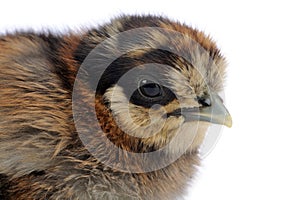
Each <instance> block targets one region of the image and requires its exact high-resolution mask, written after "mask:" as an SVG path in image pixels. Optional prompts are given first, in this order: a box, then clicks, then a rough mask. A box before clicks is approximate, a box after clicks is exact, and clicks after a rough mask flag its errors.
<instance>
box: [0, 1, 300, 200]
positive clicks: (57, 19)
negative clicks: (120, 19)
mask: <svg viewBox="0 0 300 200" xmlns="http://www.w3.org/2000/svg"><path fill="white" fill-rule="evenodd" d="M103 2H104V1H103ZM299 8H300V6H299V5H298V3H297V1H289V0H285V1H281V2H280V1H248V2H242V1H215V0H214V1H211V0H209V1H208V0H206V1H203V2H202V1H194V2H192V1H188V0H184V1H177V0H173V1H162V0H160V1H154V0H149V1H141V0H140V1H119V2H118V1H115V0H108V1H105V3H100V1H94V2H92V1H88V0H86V1H82V2H76V1H68V2H67V1H65V2H62V1H36V2H33V1H20V2H17V1H5V2H4V1H2V2H1V7H0V32H1V33H3V32H5V31H7V30H15V29H20V28H21V27H22V28H25V29H28V28H29V27H31V28H34V29H38V30H40V29H42V28H49V27H50V28H51V29H53V30H58V29H59V30H65V29H66V28H65V27H66V26H68V27H70V28H71V29H77V28H80V27H83V26H90V25H95V24H101V23H103V22H104V21H108V19H109V18H111V17H114V16H117V15H118V14H121V13H131V14H132V13H154V14H163V15H165V16H168V17H170V18H171V19H177V20H179V21H181V22H185V23H187V24H189V25H192V26H193V27H197V28H199V29H200V30H203V31H205V32H206V33H208V34H210V35H211V36H212V37H213V38H214V39H215V40H216V41H217V43H218V46H219V47H220V48H221V50H222V52H223V54H224V55H225V56H226V57H227V60H228V63H229V67H228V75H227V84H226V99H227V102H226V104H227V107H228V109H229V110H230V112H231V114H232V117H233V127H232V128H231V129H228V128H224V129H223V133H222V137H221V138H220V140H219V142H218V144H217V146H216V147H215V149H214V150H213V151H212V152H211V153H210V155H209V156H208V157H206V158H205V160H204V161H203V166H202V167H201V169H200V173H199V177H198V178H197V179H196V181H195V182H194V183H193V184H192V187H191V188H190V190H189V195H188V196H187V197H186V199H192V200H199V199H203V200H210V199H213V200H214V199H216V200H218V199H231V200H241V199H243V200H247V199H251V200H253V199H288V200H293V199H297V200H299V199H300V131H299V127H298V125H299V123H300V120H299V119H300V106H299V103H300V95H299V93H300V90H299V86H300V81H299V79H300V77H299V76H300V70H299V69H300V63H299V60H300V56H299V52H300V50H299V49H300V39H299V37H300V29H299V26H300V10H299Z"/></svg>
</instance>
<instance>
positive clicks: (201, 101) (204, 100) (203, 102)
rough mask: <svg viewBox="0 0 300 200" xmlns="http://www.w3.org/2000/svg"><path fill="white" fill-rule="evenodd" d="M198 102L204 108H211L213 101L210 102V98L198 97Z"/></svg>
mask: <svg viewBox="0 0 300 200" xmlns="http://www.w3.org/2000/svg"><path fill="white" fill-rule="evenodd" d="M197 101H198V103H199V104H200V105H202V106H203V107H209V106H211V100H210V98H209V96H205V97H197Z"/></svg>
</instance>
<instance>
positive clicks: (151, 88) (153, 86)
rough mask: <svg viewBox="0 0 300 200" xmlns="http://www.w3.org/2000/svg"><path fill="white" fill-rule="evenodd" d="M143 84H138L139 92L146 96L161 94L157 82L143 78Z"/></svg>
mask: <svg viewBox="0 0 300 200" xmlns="http://www.w3.org/2000/svg"><path fill="white" fill-rule="evenodd" d="M142 83H144V84H143V85H141V86H140V92H141V93H142V94H143V95H144V96H146V97H151V98H153V97H158V96H160V95H161V87H160V85H158V84H157V83H153V82H149V81H146V80H143V81H142Z"/></svg>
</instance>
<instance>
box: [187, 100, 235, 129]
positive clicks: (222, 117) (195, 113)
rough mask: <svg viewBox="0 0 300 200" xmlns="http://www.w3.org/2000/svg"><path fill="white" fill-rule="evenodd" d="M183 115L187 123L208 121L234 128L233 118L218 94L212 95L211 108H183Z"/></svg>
mask: <svg viewBox="0 0 300 200" xmlns="http://www.w3.org/2000/svg"><path fill="white" fill-rule="evenodd" d="M181 115H182V116H183V117H184V118H185V121H206V122H211V123H214V124H221V125H225V126H227V127H231V126H232V118H231V116H230V114H229V112H228V110H227V109H226V107H225V106H224V104H223V102H222V100H221V98H220V97H219V96H218V95H216V94H213V95H211V105H210V106H206V107H194V108H182V109H181Z"/></svg>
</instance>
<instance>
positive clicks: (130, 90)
mask: <svg viewBox="0 0 300 200" xmlns="http://www.w3.org/2000/svg"><path fill="white" fill-rule="evenodd" d="M0 50H1V51H0V96H1V98H0V119H1V121H0V199H14V200H18V199H27V200H30V199H80V200H82V199H164V200H165V199H175V198H179V197H182V195H184V192H185V189H186V187H187V185H188V183H189V181H190V180H191V178H192V177H193V174H194V173H195V171H196V167H197V166H198V165H199V160H200V158H199V155H198V149H199V146H200V145H201V143H202V142H203V139H204V136H205V133H206V131H207V129H208V127H209V125H210V124H211V123H216V124H221V125H222V124H223V125H227V126H229V127H230V126H231V117H230V115H229V113H228V111H227V110H226V108H225V107H224V105H223V103H222V99H221V98H220V97H219V96H218V92H220V91H221V90H222V85H223V79H224V74H225V67H226V62H225V59H224V58H223V57H222V55H221V54H220V52H219V50H218V49H217V47H216V45H215V43H214V42H213V41H212V40H211V39H210V38H209V37H207V36H205V35H204V34H203V33H202V32H199V31H197V30H195V29H193V28H190V27H188V26H187V25H185V24H181V23H179V22H175V21H171V20H169V19H167V18H164V17H158V16H121V17H119V18H115V19H113V20H112V21H111V22H110V23H107V24H104V25H103V26H101V27H98V28H93V29H90V30H86V31H82V32H78V33H68V34H65V35H59V34H53V33H34V32H17V33H14V34H6V35H3V36H0Z"/></svg>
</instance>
